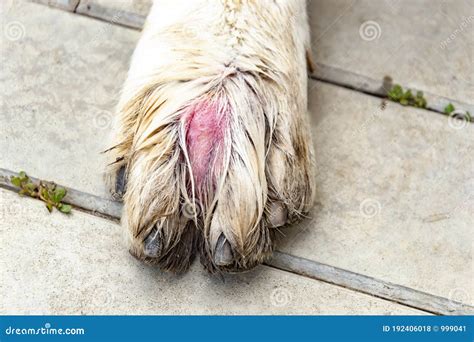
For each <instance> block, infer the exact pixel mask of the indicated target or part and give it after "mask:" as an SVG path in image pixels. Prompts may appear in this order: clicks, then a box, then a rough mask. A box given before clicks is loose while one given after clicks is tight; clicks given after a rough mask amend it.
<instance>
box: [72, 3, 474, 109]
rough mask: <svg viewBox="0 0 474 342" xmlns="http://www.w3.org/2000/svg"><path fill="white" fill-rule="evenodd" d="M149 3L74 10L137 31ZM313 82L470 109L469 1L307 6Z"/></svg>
mask: <svg viewBox="0 0 474 342" xmlns="http://www.w3.org/2000/svg"><path fill="white" fill-rule="evenodd" d="M151 2H152V1H151V0H120V1H108V0H81V2H80V4H79V6H78V9H77V11H78V12H80V13H84V14H87V15H91V16H94V17H98V18H102V19H104V20H108V21H114V22H117V23H120V24H122V25H127V26H132V27H136V28H141V27H142V25H143V23H144V20H145V17H146V15H147V13H148V10H149V8H150V6H151ZM308 11H309V15H310V26H311V31H312V50H313V58H314V61H315V63H316V64H317V68H316V72H315V75H316V76H317V77H319V78H322V79H327V80H329V81H332V82H336V83H342V84H345V85H348V86H351V87H357V88H360V89H362V90H364V91H369V92H375V93H379V94H380V93H381V91H382V90H381V87H382V80H383V78H384V77H385V76H390V77H392V79H393V81H394V82H395V83H400V84H402V85H403V86H405V87H409V88H413V89H417V90H423V91H425V92H426V93H428V95H427V99H428V105H429V107H430V108H431V109H434V110H437V111H443V109H444V106H445V105H446V104H447V103H449V101H452V102H454V103H456V104H457V105H458V109H463V110H471V111H472V108H473V106H474V96H473V94H474V60H473V56H474V55H473V54H472V51H473V49H474V33H473V31H474V2H472V1H470V0H457V1H451V2H446V1H445V0H420V1H412V0H397V1H388V0H384V1H372V0H338V1H333V0H310V1H308Z"/></svg>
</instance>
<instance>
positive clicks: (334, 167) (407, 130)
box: [280, 82, 474, 304]
mask: <svg viewBox="0 0 474 342" xmlns="http://www.w3.org/2000/svg"><path fill="white" fill-rule="evenodd" d="M310 99H311V101H310V102H311V104H310V110H311V113H312V120H313V129H312V132H313V137H314V139H315V146H316V151H315V155H316V163H317V164H316V168H317V180H316V181H317V185H318V193H317V202H318V204H317V205H316V207H315V210H314V211H313V213H312V214H311V219H308V220H306V221H305V222H303V223H302V224H300V225H298V226H296V227H294V228H292V229H291V228H289V229H286V230H284V234H285V235H286V238H285V239H284V241H283V242H282V245H281V247H280V249H281V250H282V251H283V252H286V253H289V254H293V255H296V256H300V257H304V258H308V259H312V260H316V261H318V262H323V263H326V264H329V265H332V266H336V267H340V268H343V269H347V270H350V271H353V272H357V273H362V274H365V275H368V276H371V277H375V278H378V279H382V280H385V281H388V282H392V283H395V284H400V285H404V286H407V287H411V288H414V289H417V290H421V291H425V292H428V293H431V294H434V295H438V296H441V297H445V298H451V299H455V300H458V301H460V302H464V303H466V304H472V303H473V302H474V285H473V282H472V274H473V265H474V264H473V246H474V240H473V236H474V225H473V224H472V223H473V222H474V210H473V209H474V179H473V177H472V170H473V169H474V154H473V153H472V147H473V146H474V125H472V124H467V123H464V124H463V123H462V122H456V121H452V122H451V121H449V120H448V118H447V117H445V116H443V115H434V114H433V113H429V112H426V111H424V110H417V109H414V108H406V107H402V106H400V105H398V104H395V103H387V104H386V108H385V110H382V109H381V100H380V99H377V98H374V97H369V96H366V95H363V94H360V93H357V92H353V91H350V90H347V89H344V88H339V87H335V86H330V85H326V84H323V83H318V82H312V83H311V91H310ZM458 125H459V126H458ZM455 127H456V128H460V129H456V128H455Z"/></svg>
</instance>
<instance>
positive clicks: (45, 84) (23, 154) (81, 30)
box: [0, 2, 139, 196]
mask: <svg viewBox="0 0 474 342" xmlns="http://www.w3.org/2000/svg"><path fill="white" fill-rule="evenodd" d="M2 8H3V7H2ZM1 16H2V22H4V23H5V25H4V28H5V30H4V32H5V34H3V35H0V46H1V47H2V53H1V54H0V93H1V94H2V103H1V111H0V122H1V125H0V150H1V153H0V165H1V167H3V168H7V169H10V170H14V171H19V170H25V171H27V172H28V173H30V174H31V175H33V176H37V177H38V178H42V179H48V180H54V181H56V182H58V183H62V184H64V185H66V186H69V187H71V188H75V189H78V190H81V191H84V192H89V193H93V194H96V195H103V196H105V195H106V194H107V191H106V190H105V186H104V182H103V179H102V170H103V169H104V160H103V156H101V155H100V152H101V151H103V150H104V149H105V148H106V147H107V135H108V133H109V132H110V122H111V118H112V116H113V115H114V107H115V104H116V101H117V98H118V93H119V90H120V88H121V84H122V83H123V81H124V79H125V76H126V70H127V68H128V60H129V58H130V55H131V53H132V51H133V48H134V45H135V43H136V40H137V39H138V35H139V33H138V32H136V31H134V30H131V29H126V28H123V27H118V26H115V25H110V24H107V23H103V22H99V21H96V20H91V19H90V18H87V17H83V16H79V15H75V14H71V13H68V12H64V11H58V10H55V9H51V8H49V7H46V6H42V5H38V4H34V3H28V2H27V3H20V2H13V3H12V5H11V6H10V7H6V8H3V11H2V13H1Z"/></svg>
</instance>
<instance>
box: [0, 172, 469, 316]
mask: <svg viewBox="0 0 474 342" xmlns="http://www.w3.org/2000/svg"><path fill="white" fill-rule="evenodd" d="M16 175H17V173H15V172H12V171H10V170H6V169H1V168H0V188H3V189H6V190H10V191H15V192H18V190H19V189H18V188H17V187H15V186H13V185H12V184H11V183H10V178H11V176H16ZM30 179H31V180H32V181H34V182H37V181H38V179H36V178H33V177H30ZM64 188H66V190H67V195H66V197H65V198H64V202H65V203H68V204H71V205H73V206H74V209H79V210H80V211H82V212H85V213H88V214H91V215H94V216H99V217H102V218H106V219H109V220H112V221H114V222H118V221H119V220H120V216H121V211H122V203H120V202H116V201H113V200H110V199H106V198H102V197H99V196H95V195H92V194H88V193H84V192H81V191H78V190H75V189H71V188H68V187H64ZM265 265H267V266H270V267H273V268H276V269H279V270H282V271H286V272H290V273H293V274H296V275H300V276H304V277H308V278H311V279H315V280H319V281H322V282H325V283H328V284H331V285H335V286H339V287H342V288H345V289H348V290H351V291H355V292H360V293H363V294H366V295H370V296H373V297H376V298H380V299H383V300H387V301H390V302H395V303H397V304H400V305H403V306H407V307H410V308H414V309H418V310H421V311H425V312H428V313H432V314H437V315H469V314H471V315H472V314H473V313H474V307H473V306H470V305H468V304H463V303H459V302H456V301H452V300H449V299H447V298H443V297H439V296H435V295H432V294H429V293H425V292H421V291H418V290H414V289H411V288H408V287H405V286H402V285H397V284H393V283H389V282H385V281H383V280H379V279H375V278H372V277H369V276H365V275H363V274H359V273H354V272H351V271H348V270H344V269H341V268H337V267H334V266H330V265H327V264H323V263H319V262H317V261H313V260H308V259H304V258H301V257H297V256H293V255H290V254H286V253H282V252H278V251H277V252H274V256H273V258H272V260H270V261H268V262H267V263H265Z"/></svg>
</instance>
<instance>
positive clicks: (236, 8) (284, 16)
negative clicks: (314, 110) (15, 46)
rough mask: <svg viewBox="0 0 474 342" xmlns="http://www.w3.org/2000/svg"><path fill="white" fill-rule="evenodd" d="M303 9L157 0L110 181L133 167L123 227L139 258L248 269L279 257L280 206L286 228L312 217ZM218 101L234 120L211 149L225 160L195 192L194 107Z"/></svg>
mask: <svg viewBox="0 0 474 342" xmlns="http://www.w3.org/2000/svg"><path fill="white" fill-rule="evenodd" d="M305 6H306V4H305V1H303V0H275V1H271V2H270V1H263V0H253V1H252V0H241V1H239V0H222V1H218V0H194V1H189V0H156V1H155V3H154V5H153V7H152V9H151V12H150V14H149V16H148V19H147V22H146V25H145V28H144V31H143V34H142V37H141V39H140V41H139V43H138V45H137V48H136V50H135V53H134V55H133V59H132V63H131V67H130V71H129V75H128V78H127V81H126V83H125V85H124V88H123V93H122V96H121V100H120V103H119V105H118V116H117V119H116V122H115V125H114V127H115V128H114V144H113V146H114V147H113V148H111V149H110V151H109V154H110V155H111V159H112V161H113V163H112V164H111V166H110V169H109V174H110V175H111V178H112V179H113V178H114V177H115V175H116V173H117V172H118V170H119V169H120V168H121V167H125V170H126V171H125V174H126V179H127V188H126V192H125V195H124V215H123V218H122V223H123V225H124V226H125V227H126V231H127V233H128V234H127V235H128V241H129V243H130V249H131V252H132V254H134V255H135V256H137V257H138V258H140V259H143V260H145V261H148V262H152V263H156V264H158V265H160V267H162V268H163V269H165V270H171V271H174V272H182V271H184V270H186V269H187V267H188V266H189V264H190V262H191V261H192V258H193V256H194V254H195V252H196V250H197V249H199V250H200V254H201V261H202V262H203V264H204V265H205V266H206V268H207V269H208V270H209V271H211V272H214V271H218V270H222V271H234V270H241V269H248V268H251V267H253V266H255V265H257V264H259V263H261V262H263V261H264V260H265V259H266V258H267V257H268V256H269V255H271V252H272V247H273V242H272V232H273V230H274V228H271V227H270V226H271V221H272V218H271V216H272V214H273V212H272V210H273V209H272V208H274V207H275V206H274V204H275V203H277V204H279V205H281V206H283V207H284V208H285V212H287V216H288V217H287V221H288V222H294V221H296V220H297V219H299V218H300V217H302V216H303V215H304V214H305V213H307V212H308V210H309V208H310V206H311V205H312V197H313V195H312V194H313V176H312V161H311V155H312V152H311V146H312V144H311V139H310V136H309V134H308V132H307V130H308V122H307V121H308V120H307V115H306V111H307V71H306V52H307V51H308V48H309V29H308V24H307V18H306V7H305ZM211 102H215V103H218V104H219V106H218V107H217V108H218V109H217V111H218V112H219V113H217V115H221V116H225V120H226V124H225V127H224V130H223V137H222V139H220V140H219V141H216V142H215V147H214V150H213V153H215V154H218V155H219V162H215V163H211V164H210V165H209V170H208V172H209V175H208V177H207V178H206V182H204V183H203V184H196V181H195V176H194V175H193V167H192V163H191V162H190V160H191V158H190V151H189V144H188V141H187V133H188V132H187V129H188V125H189V119H188V118H189V111H190V110H192V108H193V107H195V106H196V105H197V104H200V103H211ZM191 152H193V151H191ZM113 182H114V181H113V180H112V183H113ZM221 234H224V236H225V239H226V240H227V241H228V242H229V243H230V245H231V246H232V257H233V261H232V263H230V264H228V265H225V266H222V265H221V266H219V265H217V264H216V263H215V262H214V254H215V248H216V243H217V241H218V239H219V237H220V236H221ZM147 239H148V240H147ZM150 239H155V240H153V241H156V243H157V244H156V245H153V246H154V248H155V250H154V251H155V252H156V255H154V256H153V257H150V256H149V255H148V256H147V253H145V245H144V244H145V241H150Z"/></svg>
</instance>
